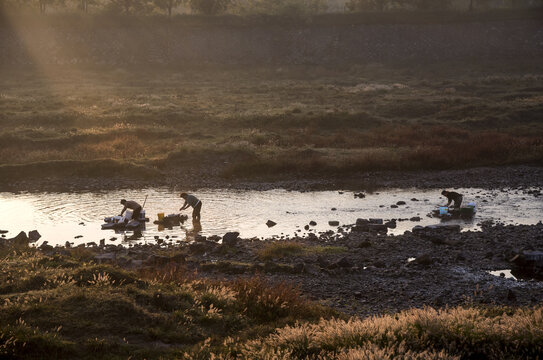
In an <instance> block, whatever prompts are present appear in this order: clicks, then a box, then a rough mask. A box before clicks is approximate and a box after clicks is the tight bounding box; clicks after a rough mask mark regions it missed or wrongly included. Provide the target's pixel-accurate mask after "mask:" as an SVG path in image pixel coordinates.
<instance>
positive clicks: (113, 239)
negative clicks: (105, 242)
mask: <svg viewBox="0 0 543 360" xmlns="http://www.w3.org/2000/svg"><path fill="white" fill-rule="evenodd" d="M115 240H117V238H116V237H112V238H109V241H115Z"/></svg>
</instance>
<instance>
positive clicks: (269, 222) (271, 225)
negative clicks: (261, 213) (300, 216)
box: [266, 220, 277, 228]
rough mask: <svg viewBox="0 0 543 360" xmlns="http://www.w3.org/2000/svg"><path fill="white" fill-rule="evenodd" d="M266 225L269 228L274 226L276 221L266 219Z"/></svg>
mask: <svg viewBox="0 0 543 360" xmlns="http://www.w3.org/2000/svg"><path fill="white" fill-rule="evenodd" d="M266 225H267V226H268V227H269V228H271V227H274V226H275V225H277V223H276V222H275V221H272V220H268V221H266Z"/></svg>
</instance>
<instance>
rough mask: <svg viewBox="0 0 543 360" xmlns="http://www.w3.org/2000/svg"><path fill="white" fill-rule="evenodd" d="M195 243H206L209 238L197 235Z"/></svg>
mask: <svg viewBox="0 0 543 360" xmlns="http://www.w3.org/2000/svg"><path fill="white" fill-rule="evenodd" d="M194 241H196V242H205V241H207V237H205V236H203V235H200V234H196V235H194Z"/></svg>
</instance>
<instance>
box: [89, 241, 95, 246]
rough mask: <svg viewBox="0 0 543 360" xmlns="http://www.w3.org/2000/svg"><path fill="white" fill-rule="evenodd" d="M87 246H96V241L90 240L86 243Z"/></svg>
mask: <svg viewBox="0 0 543 360" xmlns="http://www.w3.org/2000/svg"><path fill="white" fill-rule="evenodd" d="M87 246H88V247H94V246H97V245H96V243H95V242H94V241H91V242H88V243H87Z"/></svg>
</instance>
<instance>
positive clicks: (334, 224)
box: [328, 220, 339, 226]
mask: <svg viewBox="0 0 543 360" xmlns="http://www.w3.org/2000/svg"><path fill="white" fill-rule="evenodd" d="M328 225H330V226H339V221H336V220H330V221H328Z"/></svg>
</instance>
